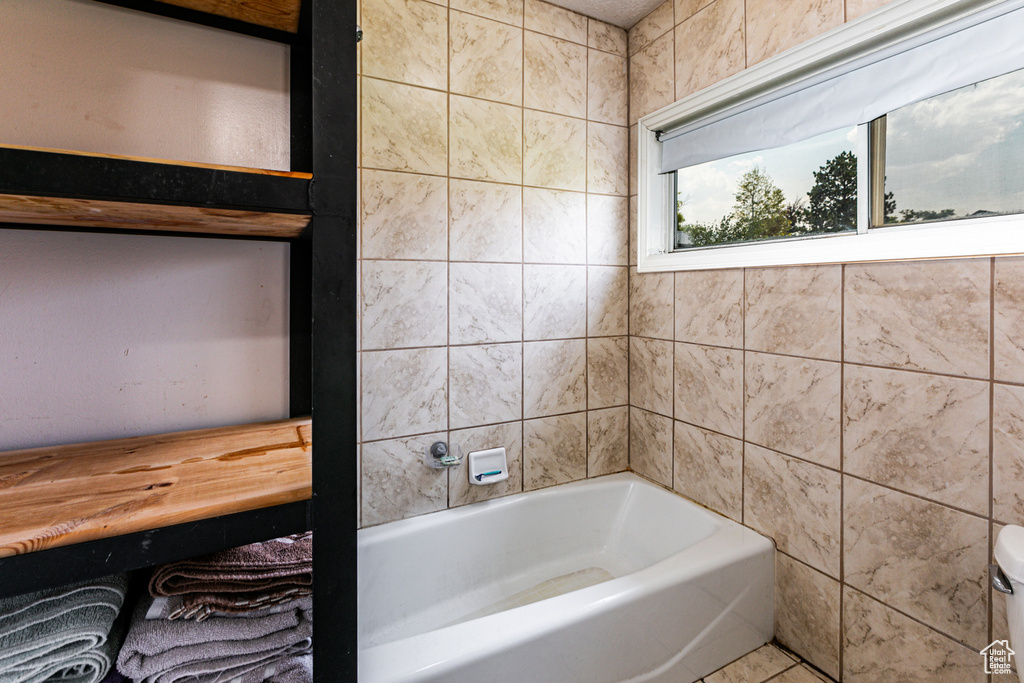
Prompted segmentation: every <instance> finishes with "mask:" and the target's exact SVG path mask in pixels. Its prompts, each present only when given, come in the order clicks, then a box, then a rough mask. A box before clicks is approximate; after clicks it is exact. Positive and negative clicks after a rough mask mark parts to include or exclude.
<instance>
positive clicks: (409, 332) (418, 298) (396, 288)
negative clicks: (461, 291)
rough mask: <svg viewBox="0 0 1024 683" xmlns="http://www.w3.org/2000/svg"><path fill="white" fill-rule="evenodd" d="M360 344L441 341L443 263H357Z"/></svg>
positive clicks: (444, 340)
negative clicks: (360, 274) (359, 287)
mask: <svg viewBox="0 0 1024 683" xmlns="http://www.w3.org/2000/svg"><path fill="white" fill-rule="evenodd" d="M361 302H362V332H363V335H362V343H363V345H362V348H364V349H397V348H402V347H411V346H440V345H442V344H445V343H447V341H448V335H447V333H446V332H445V329H444V325H440V324H438V323H439V321H443V320H445V319H446V318H447V317H448V266H447V264H445V263H443V262H440V263H439V262H436V261H363V263H362V299H361Z"/></svg>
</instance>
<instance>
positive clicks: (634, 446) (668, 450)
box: [629, 408, 672, 486]
mask: <svg viewBox="0 0 1024 683" xmlns="http://www.w3.org/2000/svg"><path fill="white" fill-rule="evenodd" d="M629 467H630V469H632V470H633V471H634V472H636V473H637V474H641V475H643V476H645V477H647V478H648V479H651V480H653V481H656V482H658V483H659V484H662V485H664V486H672V418H670V417H664V416H662V415H657V414H655V413H649V412H647V411H646V410H640V409H638V408H630V409H629Z"/></svg>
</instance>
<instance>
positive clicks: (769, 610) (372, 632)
mask: <svg viewBox="0 0 1024 683" xmlns="http://www.w3.org/2000/svg"><path fill="white" fill-rule="evenodd" d="M774 555H775V549H774V546H773V545H772V543H771V541H769V540H768V539H767V538H765V537H763V536H761V535H759V534H757V533H755V532H753V531H751V530H750V529H746V528H744V527H742V526H740V525H738V524H736V523H734V522H732V521H730V520H728V519H725V518H724V517H720V516H718V515H716V514H714V513H711V512H709V511H707V510H705V509H703V508H701V507H699V506H696V505H694V504H692V503H690V502H688V501H686V500H683V499H682V498H680V497H679V496H676V495H674V494H672V493H670V492H668V491H665V490H662V489H660V488H658V487H657V486H654V485H653V484H650V483H648V482H646V481H644V480H642V479H640V478H639V477H637V476H635V475H632V474H617V475H613V476H609V477H602V478H600V479H593V480H589V481H583V482H577V483H574V484H569V485H567V486H559V487H556V488H551V489H544V490H540V491H533V492H531V493H526V494H522V495H517V496H513V497H510V498H502V499H499V500H493V501H487V502H484V503H477V504H475V505H470V506H467V507H463V508H458V509H455V510H446V511H444V512H439V513H436V514H432V515H426V516H423V517H417V518H414V519H407V520H403V521H400V522H393V523H391V524H386V525H384V526H380V527H375V528H371V529H363V530H361V531H360V532H359V537H358V561H359V606H358V607H359V681H360V683H385V682H387V683H392V682H402V683H407V682H408V683H411V682H413V681H416V682H426V681H438V682H440V681H444V682H445V683H572V682H576V681H579V682H580V683H603V682H608V683H619V682H621V681H636V682H640V681H665V682H668V681H671V682H672V683H687V682H689V681H695V680H697V679H698V678H700V677H702V676H704V675H706V674H708V673H710V672H712V671H714V670H716V669H718V668H720V667H722V666H724V665H725V664H728V663H729V662H731V661H732V660H734V659H737V658H738V657H740V656H742V655H743V654H745V653H747V652H749V651H751V650H753V649H755V648H756V647H758V646H760V645H762V644H763V643H765V642H767V641H769V640H770V639H771V637H772V628H773V585H774ZM602 579H603V582H600V583H598V582H599V581H602ZM588 584H595V585H588ZM538 586H539V587H540V589H539V590H541V591H546V594H556V597H548V598H546V599H541V600H539V601H537V602H532V603H530V604H524V603H526V602H528V601H529V600H530V599H536V598H537V597H538V594H537V590H533V593H530V591H531V589H536V587H538ZM573 586H585V587H582V588H578V589H576V590H571V592H564V591H565V590H567V589H571V588H572V587H573ZM560 592H561V593H562V594H560V595H557V594H558V593H560ZM515 605H522V606H515ZM491 612H496V613H491ZM321 618H325V617H323V616H322V617H321Z"/></svg>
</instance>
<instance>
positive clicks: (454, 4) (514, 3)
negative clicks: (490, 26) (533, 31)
mask: <svg viewBox="0 0 1024 683" xmlns="http://www.w3.org/2000/svg"><path fill="white" fill-rule="evenodd" d="M449 4H450V5H451V8H452V9H457V10H461V11H463V12H469V13H470V14H477V15H479V16H481V17H487V18H488V19H494V20H495V21H503V22H505V23H506V24H514V25H515V26H522V25H523V0H450V3H449Z"/></svg>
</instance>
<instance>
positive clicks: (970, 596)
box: [843, 477, 988, 649]
mask: <svg viewBox="0 0 1024 683" xmlns="http://www.w3.org/2000/svg"><path fill="white" fill-rule="evenodd" d="M843 491H844V493H843V495H844V499H843V500H844V503H843V504H844V515H843V516H844V525H845V529H844V539H843V545H844V554H845V558H844V559H845V574H846V576H845V579H846V583H847V584H848V585H850V586H853V587H854V588H858V589H860V590H862V591H864V592H865V593H867V594H868V595H870V596H872V597H874V598H877V599H878V600H881V601H882V602H885V603H886V604H888V605H891V606H892V607H894V608H896V609H898V610H900V611H901V612H904V613H906V614H908V615H910V616H912V617H914V618H916V619H920V620H921V621H923V622H924V623H925V624H928V625H929V626H932V627H933V628H936V629H938V630H940V631H942V632H944V633H948V634H949V635H951V636H953V637H954V638H956V639H957V640H959V641H961V642H964V643H967V644H968V645H970V646H971V647H974V648H977V649H981V648H982V647H984V646H985V645H986V643H987V642H988V641H987V639H986V636H987V635H988V606H987V604H986V601H987V593H988V562H987V560H988V522H987V521H985V520H984V519H981V518H978V517H974V516H972V515H968V514H965V513H963V512H957V511H956V510H951V509H950V508H947V507H944V506H941V505H937V504H935V503H930V502H928V501H924V500H921V499H919V498H913V497H911V496H908V495H906V494H903V493H899V492H898V491H892V490H889V489H885V488H882V487H880V486H876V485H875V484H871V483H869V482H864V481H860V480H858V479H853V478H851V477H846V478H845V481H844V482H843Z"/></svg>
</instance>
